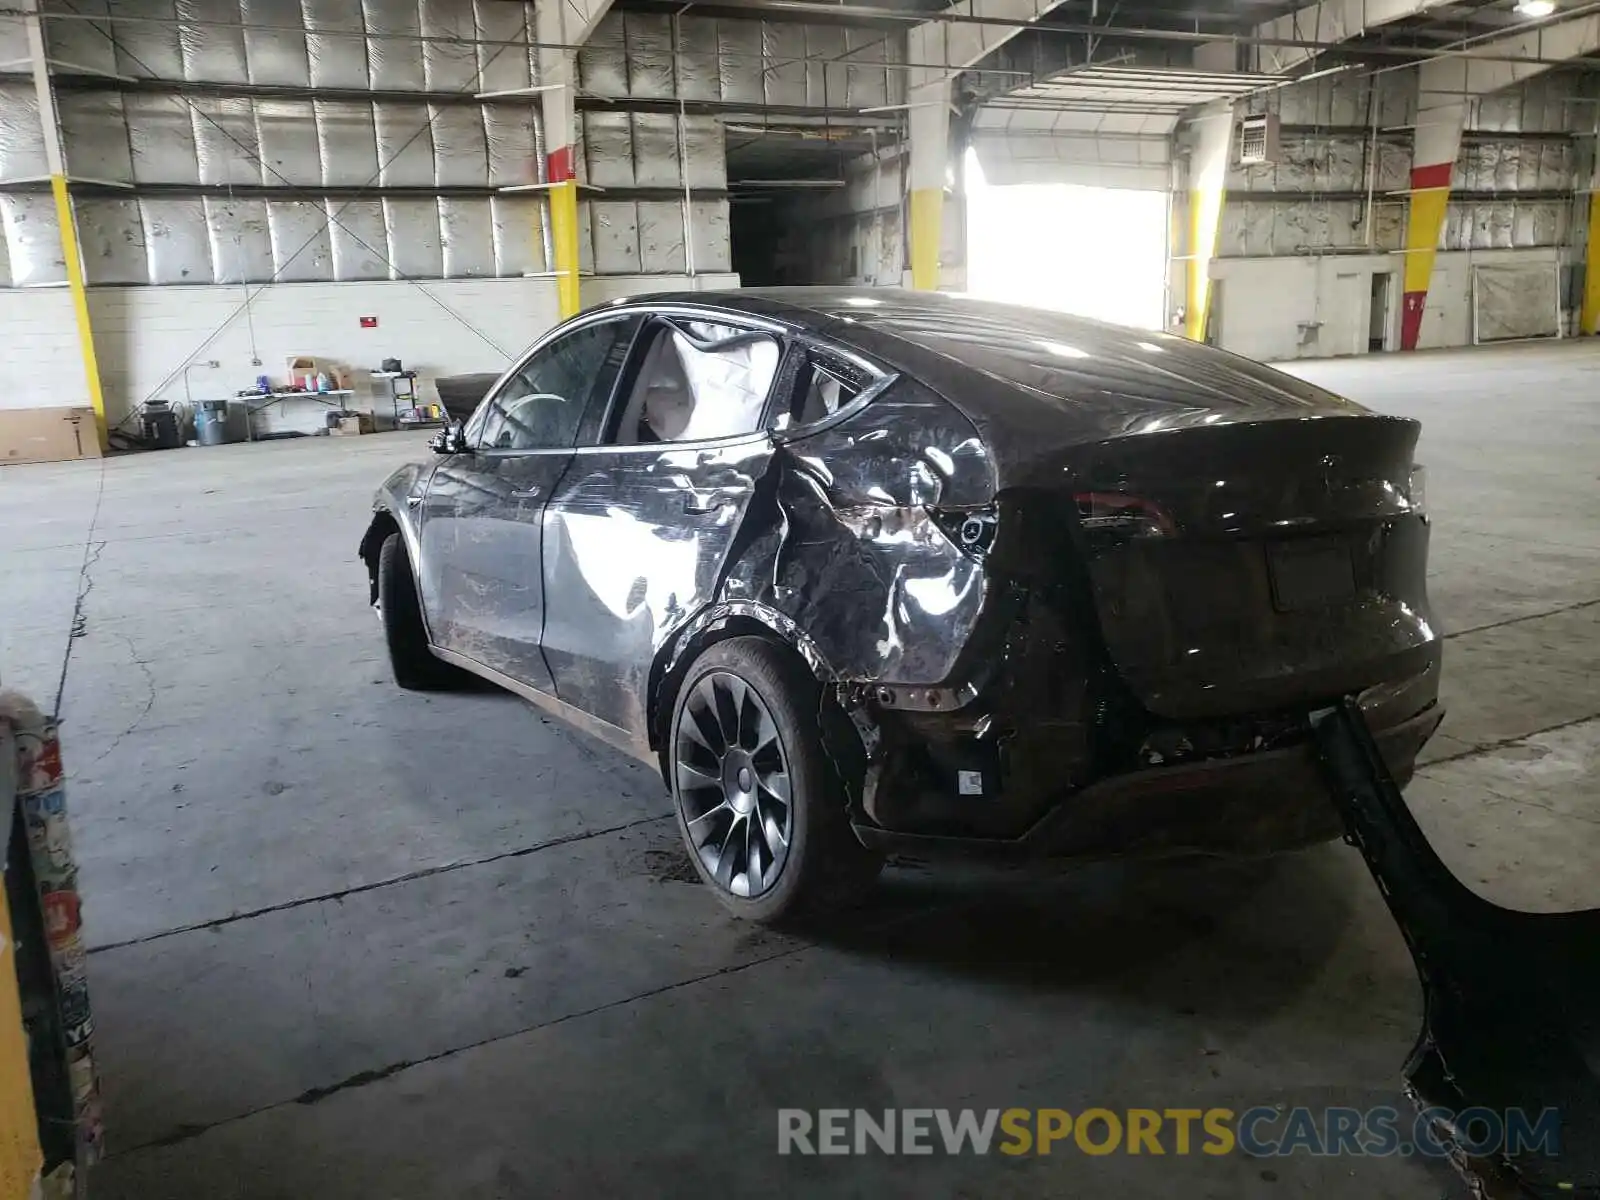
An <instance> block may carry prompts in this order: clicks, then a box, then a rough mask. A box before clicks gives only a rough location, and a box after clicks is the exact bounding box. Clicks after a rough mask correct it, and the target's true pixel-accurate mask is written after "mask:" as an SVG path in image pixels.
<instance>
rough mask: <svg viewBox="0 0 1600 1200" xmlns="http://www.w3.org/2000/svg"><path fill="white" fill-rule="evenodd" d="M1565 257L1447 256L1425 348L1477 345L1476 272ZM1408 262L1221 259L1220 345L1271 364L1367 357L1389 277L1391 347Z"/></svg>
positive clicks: (1441, 262) (1215, 271)
mask: <svg viewBox="0 0 1600 1200" xmlns="http://www.w3.org/2000/svg"><path fill="white" fill-rule="evenodd" d="M1558 254H1559V252H1558V251H1557V250H1556V249H1555V248H1554V247H1538V248H1530V249H1523V250H1469V251H1457V252H1441V253H1440V254H1439V255H1438V257H1437V258H1436V259H1435V260H1434V267H1433V279H1432V282H1431V284H1430V286H1429V288H1428V307H1427V309H1426V311H1425V313H1424V316H1423V322H1422V335H1421V339H1420V342H1419V348H1420V349H1435V348H1439V347H1445V346H1470V345H1471V344H1472V268H1473V266H1474V265H1481V266H1490V265H1508V264H1516V265H1519V266H1526V265H1529V264H1535V263H1538V264H1543V263H1549V264H1550V265H1551V266H1552V267H1553V266H1554V265H1555V264H1556V263H1557V262H1558V261H1559V259H1558ZM1402 260H1403V255H1400V254H1375V255H1348V254H1330V255H1323V256H1320V257H1312V256H1301V257H1280V258H1223V259H1214V260H1213V261H1212V263H1211V278H1212V280H1213V281H1218V280H1220V281H1221V288H1220V292H1219V295H1218V297H1217V299H1216V300H1214V303H1216V304H1218V305H1219V307H1218V310H1217V319H1218V324H1217V329H1218V334H1217V343H1218V345H1220V346H1221V347H1222V348H1223V349H1225V350H1232V351H1234V352H1236V353H1238V354H1244V355H1248V356H1249V357H1251V358H1256V359H1263V360H1265V361H1269V362H1272V361H1282V360H1286V359H1293V358H1330V357H1334V356H1336V355H1343V354H1360V353H1365V352H1366V346H1367V331H1368V327H1369V316H1370V311H1371V308H1370V305H1371V295H1372V275H1373V273H1374V272H1389V273H1390V275H1391V281H1390V290H1389V304H1388V318H1389V331H1388V332H1389V345H1390V346H1391V347H1392V346H1394V345H1395V344H1396V338H1395V328H1396V322H1397V321H1398V319H1399V318H1398V311H1399V302H1400V301H1399V293H1398V291H1397V288H1398V283H1397V281H1396V277H1397V275H1398V273H1399V272H1400V270H1401V267H1402V265H1403V262H1402Z"/></svg>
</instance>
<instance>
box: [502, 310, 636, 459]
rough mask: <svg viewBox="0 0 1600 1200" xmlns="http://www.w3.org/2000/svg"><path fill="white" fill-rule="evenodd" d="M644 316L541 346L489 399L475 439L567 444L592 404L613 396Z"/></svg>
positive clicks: (515, 444) (519, 446) (517, 445)
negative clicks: (613, 390) (622, 367)
mask: <svg viewBox="0 0 1600 1200" xmlns="http://www.w3.org/2000/svg"><path fill="white" fill-rule="evenodd" d="M637 327H638V318H636V317H628V318H622V319H619V320H615V321H600V322H597V323H595V324H593V325H585V326H583V327H582V328H581V329H575V330H573V331H572V332H571V333H568V334H565V335H563V336H562V337H559V338H557V339H556V340H555V341H553V342H551V343H550V344H549V345H547V346H545V347H543V348H541V349H540V350H539V351H537V352H536V353H535V354H534V355H533V356H532V357H531V358H529V359H528V360H527V361H526V362H524V363H523V364H522V366H521V367H519V368H518V369H517V370H516V372H515V373H514V374H512V375H511V377H510V378H508V379H507V380H506V381H505V382H504V383H503V384H502V385H501V386H500V388H499V390H498V391H496V392H494V393H493V394H492V395H490V396H489V397H488V399H486V400H485V401H484V404H483V411H482V413H481V416H475V417H474V422H473V423H474V424H475V425H476V426H477V429H476V434H477V436H476V439H475V440H474V441H473V444H474V445H476V446H477V447H478V448H479V449H482V450H551V449H557V450H559V449H565V448H567V447H570V446H572V445H573V444H574V443H575V442H576V441H577V439H578V434H579V431H580V430H581V429H582V427H583V424H584V420H583V418H584V413H585V411H586V410H588V409H589V407H590V405H591V403H595V404H601V405H603V404H604V403H605V401H606V400H608V399H609V398H610V394H611V389H612V387H613V385H614V384H615V383H616V379H617V372H618V371H619V370H620V368H621V365H622V359H623V358H624V356H625V355H626V353H627V349H628V345H629V343H630V341H631V340H632V334H633V332H634V330H635V329H636V328H637Z"/></svg>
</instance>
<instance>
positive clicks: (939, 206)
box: [911, 187, 944, 292]
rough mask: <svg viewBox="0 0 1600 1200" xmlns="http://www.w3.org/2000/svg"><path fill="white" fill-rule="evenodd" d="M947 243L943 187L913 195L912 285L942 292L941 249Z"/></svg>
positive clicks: (917, 191)
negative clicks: (940, 280) (940, 277)
mask: <svg viewBox="0 0 1600 1200" xmlns="http://www.w3.org/2000/svg"><path fill="white" fill-rule="evenodd" d="M943 241H944V188H942V187H929V188H915V189H913V190H912V192H911V286H912V287H914V288H916V289H917V291H919V292H934V291H938V290H939V247H940V244H941V243H942V242H943Z"/></svg>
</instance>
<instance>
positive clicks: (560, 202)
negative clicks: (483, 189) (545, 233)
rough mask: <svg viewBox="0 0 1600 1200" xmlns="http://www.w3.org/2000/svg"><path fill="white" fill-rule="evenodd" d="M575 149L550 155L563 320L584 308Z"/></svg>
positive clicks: (554, 245) (552, 221) (552, 236)
mask: <svg viewBox="0 0 1600 1200" xmlns="http://www.w3.org/2000/svg"><path fill="white" fill-rule="evenodd" d="M563 154H564V155H565V157H566V163H567V166H566V168H565V170H566V176H565V178H562V177H560V176H559V175H558V171H559V170H561V164H559V163H558V162H557V158H558V156H561V155H563ZM571 162H572V147H571V146H565V147H563V148H562V149H561V150H558V151H557V152H556V153H555V154H552V155H551V156H550V245H551V247H552V249H553V250H554V252H555V262H554V263H553V264H552V266H553V267H554V268H555V272H556V299H557V302H558V304H559V305H560V309H561V319H562V320H563V321H564V320H566V319H567V318H568V317H571V316H576V315H577V313H578V310H579V309H580V308H582V307H583V301H582V298H581V296H580V294H579V292H580V289H579V275H578V181H577V180H576V179H574V178H572V174H571V165H570V164H571Z"/></svg>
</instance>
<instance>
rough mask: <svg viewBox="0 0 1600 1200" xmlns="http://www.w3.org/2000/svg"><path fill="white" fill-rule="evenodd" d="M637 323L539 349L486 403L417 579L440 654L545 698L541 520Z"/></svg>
mask: <svg viewBox="0 0 1600 1200" xmlns="http://www.w3.org/2000/svg"><path fill="white" fill-rule="evenodd" d="M638 324H639V319H638V318H637V317H636V316H634V317H623V318H620V319H609V320H598V321H594V322H590V323H588V324H585V325H582V326H579V327H578V328H576V329H573V330H570V331H566V332H563V334H562V335H561V336H560V337H558V338H556V339H555V340H553V341H550V342H547V343H546V344H544V345H542V346H540V347H538V348H537V349H535V350H534V352H533V353H532V354H530V355H529V356H528V358H527V359H526V360H525V361H524V362H523V363H522V364H520V365H519V367H518V368H517V369H516V370H515V371H513V372H512V373H511V374H509V375H508V376H506V378H505V379H504V380H502V381H501V383H500V385H499V386H498V387H497V388H495V390H494V391H492V392H491V393H490V394H489V396H488V397H486V398H485V400H484V402H483V404H482V405H481V406H480V407H479V409H478V411H477V412H476V413H475V414H474V415H473V418H472V421H471V422H470V423H469V424H468V427H467V430H466V438H467V444H468V449H467V450H466V451H465V452H464V453H460V454H454V455H451V456H450V457H449V458H448V459H446V460H445V461H444V462H443V463H441V464H440V466H439V468H438V470H436V471H435V472H434V475H433V479H432V481H431V482H430V484H429V485H428V490H427V494H426V497H425V499H424V502H423V505H422V516H421V523H420V524H421V532H420V545H421V562H420V564H419V569H418V572H417V575H418V580H419V584H420V591H421V597H422V604H423V611H424V612H425V613H426V614H427V619H428V624H429V630H430V633H431V635H432V638H433V641H434V644H435V645H437V646H440V647H441V648H443V649H446V650H450V651H454V652H455V653H457V654H463V655H465V656H466V657H468V658H470V659H472V660H473V661H474V662H477V663H481V664H482V665H483V666H486V667H488V668H490V669H492V670H494V671H498V672H500V673H501V674H504V675H508V676H510V677H511V678H513V679H515V680H517V681H518V682H520V683H524V684H527V685H528V686H530V687H535V688H538V689H540V690H542V691H549V690H551V678H550V670H549V668H548V666H547V665H546V662H545V659H544V656H543V654H542V653H541V651H540V649H539V639H540V635H541V633H542V631H543V627H544V615H545V603H544V600H545V597H544V577H543V572H542V570H541V561H542V557H543V551H542V540H543V516H544V511H545V505H546V504H547V503H548V501H549V499H550V497H551V495H552V494H553V493H554V492H555V490H556V487H557V485H558V484H559V483H560V481H561V478H562V475H563V474H564V473H565V472H566V470H567V465H568V463H569V462H570V461H571V459H572V447H573V446H574V445H575V444H576V443H577V442H578V441H579V440H581V439H583V437H584V435H585V427H586V426H588V427H590V428H598V425H599V421H600V419H601V416H602V414H603V413H604V410H605V406H606V404H607V403H608V402H609V400H610V397H611V389H612V387H613V386H614V385H615V383H616V379H617V375H618V369H619V367H620V364H621V361H622V359H623V358H624V357H625V356H626V354H627V350H628V346H629V344H630V343H631V340H632V336H633V333H634V331H635V330H636V329H637V327H638Z"/></svg>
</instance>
